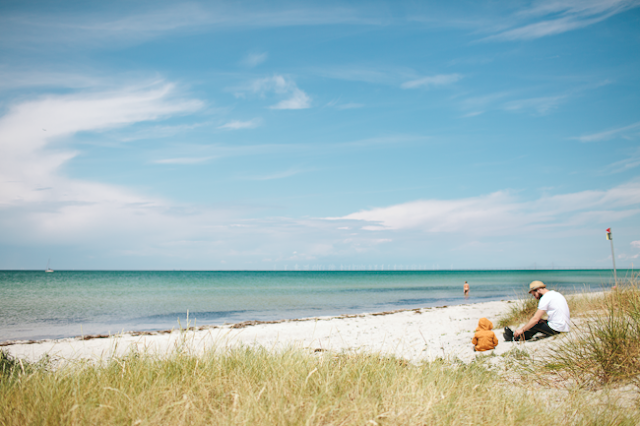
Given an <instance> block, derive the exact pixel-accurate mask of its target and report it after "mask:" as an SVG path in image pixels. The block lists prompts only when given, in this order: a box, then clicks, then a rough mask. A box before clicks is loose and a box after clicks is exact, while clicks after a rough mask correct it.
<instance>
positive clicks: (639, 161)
mask: <svg viewBox="0 0 640 426" xmlns="http://www.w3.org/2000/svg"><path fill="white" fill-rule="evenodd" d="M638 166H640V148H636V150H635V151H634V152H632V153H631V155H630V156H629V157H627V158H625V159H624V160H620V161H616V162H615V163H612V164H609V165H608V166H607V167H606V168H605V169H604V173H622V172H626V171H627V170H631V169H634V168H636V167H638Z"/></svg>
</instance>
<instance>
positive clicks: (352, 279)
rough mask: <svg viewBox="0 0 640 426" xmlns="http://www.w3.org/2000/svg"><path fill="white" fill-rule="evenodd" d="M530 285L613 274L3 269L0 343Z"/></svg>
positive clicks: (587, 285)
mask: <svg viewBox="0 0 640 426" xmlns="http://www.w3.org/2000/svg"><path fill="white" fill-rule="evenodd" d="M626 273H627V271H619V272H618V275H619V276H624V275H625V274H626ZM534 279H539V280H542V281H544V282H545V283H546V284H547V285H548V286H549V287H551V288H554V289H557V290H560V291H565V292H570V291H576V290H577V291H580V290H582V289H587V290H591V291H597V290H601V289H602V288H608V287H609V286H610V285H611V282H612V281H613V277H612V272H611V271H609V270H581V271H576V270H571V271H559V270H552V271H540V270H538V271H415V272H412V271H401V272H396V271H393V272H391V271H389V272H387V271H367V272H357V271H349V272H337V271H336V272H183V271H181V272H164V271H135V272H129V271H56V272H54V273H45V272H40V271H0V342H1V341H5V340H14V339H43V338H59V337H69V336H77V335H81V334H96V333H117V332H120V331H123V330H161V329H170V328H173V327H178V321H180V322H181V323H182V325H183V326H184V325H185V323H186V315H187V311H189V320H190V321H191V324H193V321H196V325H205V324H223V323H225V322H239V321H246V320H271V319H283V318H301V317H314V316H325V315H339V314H346V313H362V312H378V311H385V310H392V309H401V308H416V307H427V306H442V305H455V304H462V303H474V302H483V301H490V300H501V299H507V298H514V297H517V296H521V295H522V294H523V293H524V292H525V291H526V290H527V289H528V284H529V282H531V281H532V280H534ZM465 280H466V281H468V282H469V284H470V286H471V296H470V297H469V298H467V299H465V298H464V297H463V296H462V284H463V283H464V281H465Z"/></svg>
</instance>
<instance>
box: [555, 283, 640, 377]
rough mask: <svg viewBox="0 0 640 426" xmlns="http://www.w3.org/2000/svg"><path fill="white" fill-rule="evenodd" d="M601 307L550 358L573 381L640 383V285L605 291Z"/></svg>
mask: <svg viewBox="0 0 640 426" xmlns="http://www.w3.org/2000/svg"><path fill="white" fill-rule="evenodd" d="M599 302H600V304H601V305H600V309H598V310H592V311H591V312H590V313H589V314H588V315H586V316H584V317H583V318H581V320H580V321H579V322H578V325H577V326H575V327H574V328H575V330H574V333H573V334H572V336H571V337H570V338H569V339H566V340H565V341H564V342H563V343H562V345H561V346H559V347H558V348H557V349H556V350H555V351H554V353H552V354H551V355H550V356H549V357H547V359H546V367H547V368H548V369H549V370H551V371H553V372H554V373H555V374H557V375H559V376H562V377H564V378H567V379H570V380H571V381H572V382H575V383H578V384H581V385H587V386H591V387H594V386H595V387H598V386H601V385H604V384H609V383H627V382H634V383H636V384H640V381H639V378H640V288H639V287H638V282H637V281H632V282H630V283H628V284H627V285H625V286H621V287H620V288H619V289H618V290H615V291H610V292H607V293H605V294H604V296H603V297H602V298H601V299H600V301H599Z"/></svg>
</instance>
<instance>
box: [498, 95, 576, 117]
mask: <svg viewBox="0 0 640 426" xmlns="http://www.w3.org/2000/svg"><path fill="white" fill-rule="evenodd" d="M566 98H567V95H558V96H543V97H538V98H529V99H518V100H514V101H510V102H507V103H505V104H504V106H503V108H504V109H505V110H506V111H521V110H531V109H533V110H535V111H536V112H538V113H539V114H546V113H548V112H549V111H551V110H553V109H556V108H557V107H558V105H560V103H562V102H563V101H564V100H565V99H566Z"/></svg>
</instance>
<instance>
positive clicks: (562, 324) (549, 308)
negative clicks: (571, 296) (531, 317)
mask: <svg viewBox="0 0 640 426" xmlns="http://www.w3.org/2000/svg"><path fill="white" fill-rule="evenodd" d="M538 309H541V310H543V311H545V312H546V313H547V315H548V320H547V321H549V327H551V328H552V329H554V330H555V331H569V322H570V321H571V316H570V315H569V305H567V299H565V298H564V296H563V295H561V294H560V293H558V292H557V291H553V290H549V291H548V292H546V293H545V294H544V295H543V296H542V297H541V298H540V301H539V302H538Z"/></svg>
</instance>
